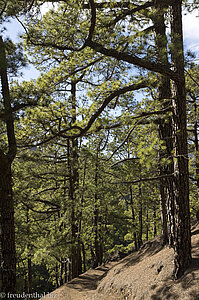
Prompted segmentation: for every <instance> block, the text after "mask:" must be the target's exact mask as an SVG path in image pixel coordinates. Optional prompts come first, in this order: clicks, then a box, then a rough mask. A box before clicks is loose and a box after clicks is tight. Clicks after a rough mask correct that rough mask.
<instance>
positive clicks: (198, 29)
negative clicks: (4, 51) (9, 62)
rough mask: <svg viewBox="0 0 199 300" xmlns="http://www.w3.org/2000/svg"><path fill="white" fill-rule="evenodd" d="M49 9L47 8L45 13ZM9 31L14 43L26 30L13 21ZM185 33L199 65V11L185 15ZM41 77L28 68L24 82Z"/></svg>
mask: <svg viewBox="0 0 199 300" xmlns="http://www.w3.org/2000/svg"><path fill="white" fill-rule="evenodd" d="M46 9H47V7H45V9H44V11H45V10H46ZM5 25H6V28H7V31H6V32H5V34H4V36H8V37H10V38H11V39H12V40H13V41H15V42H16V41H17V40H18V36H19V34H21V33H23V32H24V30H23V28H22V26H21V25H20V24H19V22H18V21H17V20H14V19H11V21H10V23H6V24H5ZM183 32H184V48H185V51H187V50H191V51H193V52H195V54H196V59H195V62H197V63H199V11H197V10H196V11H194V12H192V13H188V14H187V15H183ZM38 76H39V71H37V70H36V69H35V68H34V67H33V66H28V67H26V68H25V69H24V70H23V78H22V80H30V79H31V78H32V79H36V78H37V77H38Z"/></svg>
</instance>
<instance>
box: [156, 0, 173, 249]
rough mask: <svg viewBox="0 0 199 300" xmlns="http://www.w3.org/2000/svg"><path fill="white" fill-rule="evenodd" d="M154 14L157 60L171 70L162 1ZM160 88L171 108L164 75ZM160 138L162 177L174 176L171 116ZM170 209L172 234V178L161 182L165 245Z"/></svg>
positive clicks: (164, 121) (163, 122) (164, 120)
mask: <svg viewBox="0 0 199 300" xmlns="http://www.w3.org/2000/svg"><path fill="white" fill-rule="evenodd" d="M155 9H156V10H155V14H154V20H153V22H154V27H155V42H156V53H157V59H158V60H159V61H160V62H161V63H163V64H164V65H165V66H167V67H168V68H169V63H168V53H167V36H166V26H165V17H164V10H163V9H162V7H161V1H160V2H159V1H157V3H156V8H155ZM158 78H159V87H158V100H159V103H160V105H161V106H162V108H163V109H166V108H169V107H171V105H172V101H171V85H170V78H169V77H165V76H163V75H158ZM158 131H159V137H160V139H161V140H162V141H163V142H164V145H165V146H166V150H162V149H160V151H159V158H160V175H168V174H173V159H172V151H173V141H172V118H171V117H170V116H165V115H164V116H163V117H162V118H161V120H160V123H159V126H158ZM163 158H164V159H165V158H167V160H168V161H170V163H168V164H167V165H165V164H164V165H162V164H161V163H162V159H163ZM166 203H167V208H168V219H169V232H170V233H171V232H172V228H173V227H174V224H175V223H174V210H173V207H174V193H173V181H172V179H171V178H168V179H166V180H161V181H160V207H161V222H162V237H163V240H162V243H163V245H165V244H167V243H168V241H169V244H170V245H172V244H173V240H172V238H171V234H169V236H170V239H169V237H168V226H167V210H166Z"/></svg>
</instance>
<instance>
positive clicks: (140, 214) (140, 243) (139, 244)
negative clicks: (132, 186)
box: [138, 184, 143, 249]
mask: <svg viewBox="0 0 199 300" xmlns="http://www.w3.org/2000/svg"><path fill="white" fill-rule="evenodd" d="M142 230H143V222H142V189H141V184H140V185H139V233H138V249H139V248H140V247H141V246H142V244H143V241H142Z"/></svg>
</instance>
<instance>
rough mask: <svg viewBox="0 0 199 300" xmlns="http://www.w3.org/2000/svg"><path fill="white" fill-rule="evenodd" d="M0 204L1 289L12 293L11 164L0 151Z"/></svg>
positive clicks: (13, 261)
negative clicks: (0, 231) (0, 232)
mask: <svg viewBox="0 0 199 300" xmlns="http://www.w3.org/2000/svg"><path fill="white" fill-rule="evenodd" d="M0 204H1V207H0V209H1V230H2V235H1V252H2V291H3V292H5V293H6V294H7V293H8V292H10V293H14V292H15V288H16V254H15V226H14V201H13V195H12V178H11V165H10V163H9V162H8V159H7V157H6V156H5V155H4V154H3V153H2V152H1V151H0Z"/></svg>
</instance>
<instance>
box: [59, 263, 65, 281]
mask: <svg viewBox="0 0 199 300" xmlns="http://www.w3.org/2000/svg"><path fill="white" fill-rule="evenodd" d="M63 273H64V264H63V258H62V257H61V258H60V263H59V286H61V285H63V284H64V281H63Z"/></svg>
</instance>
